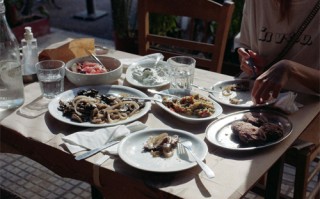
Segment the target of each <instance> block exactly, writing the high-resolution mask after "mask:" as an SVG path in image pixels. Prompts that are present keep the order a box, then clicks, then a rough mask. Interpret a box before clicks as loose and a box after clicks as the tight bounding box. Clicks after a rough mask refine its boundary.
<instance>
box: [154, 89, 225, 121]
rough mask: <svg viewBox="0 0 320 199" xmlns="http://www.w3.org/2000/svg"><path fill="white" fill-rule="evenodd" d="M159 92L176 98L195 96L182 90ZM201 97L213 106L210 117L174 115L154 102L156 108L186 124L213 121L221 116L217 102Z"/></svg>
mask: <svg viewBox="0 0 320 199" xmlns="http://www.w3.org/2000/svg"><path fill="white" fill-rule="evenodd" d="M161 92H164V93H169V94H171V95H176V96H180V97H183V96H188V95H193V94H196V93H195V92H193V91H190V90H184V89H167V90H163V91H161ZM201 96H202V97H204V98H206V99H207V100H209V101H210V102H212V104H213V106H214V109H215V112H214V113H213V114H212V115H211V116H210V117H205V118H199V117H195V116H189V115H182V114H179V113H176V112H174V111H172V110H170V109H169V108H168V107H166V106H165V105H163V104H162V103H160V102H156V103H157V105H158V106H160V107H161V108H162V109H163V110H165V111H167V112H168V113H169V114H171V115H173V116H175V117H176V118H178V119H180V120H182V121H185V122H188V123H197V122H204V121H209V120H213V119H215V118H216V117H218V116H219V115H221V114H222V111H223V110H222V107H221V106H220V105H219V104H218V103H217V102H215V101H213V100H211V99H210V98H207V97H205V96H203V95H201Z"/></svg>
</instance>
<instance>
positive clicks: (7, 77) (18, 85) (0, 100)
mask: <svg viewBox="0 0 320 199" xmlns="http://www.w3.org/2000/svg"><path fill="white" fill-rule="evenodd" d="M23 102H24V93H23V82H22V70H21V63H20V53H19V44H18V41H17V39H16V37H15V36H14V34H13V33H12V32H11V30H10V27H9V25H8V23H7V19H6V16H5V6H4V2H3V0H0V108H2V109H11V108H17V107H19V106H21V105H22V104H23Z"/></svg>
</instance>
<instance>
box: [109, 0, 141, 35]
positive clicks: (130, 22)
mask: <svg viewBox="0 0 320 199" xmlns="http://www.w3.org/2000/svg"><path fill="white" fill-rule="evenodd" d="M132 3H133V2H132V0H111V8H112V19H113V29H114V31H115V32H116V33H117V34H118V36H119V37H120V38H123V37H130V38H132V37H134V36H135V32H136V19H137V17H136V15H135V16H132Z"/></svg>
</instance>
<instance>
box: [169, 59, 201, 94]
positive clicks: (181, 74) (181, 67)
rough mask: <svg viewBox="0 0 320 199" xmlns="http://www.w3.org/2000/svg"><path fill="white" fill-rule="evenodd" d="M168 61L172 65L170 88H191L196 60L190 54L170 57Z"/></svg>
mask: <svg viewBox="0 0 320 199" xmlns="http://www.w3.org/2000/svg"><path fill="white" fill-rule="evenodd" d="M167 62H168V63H169V65H170V67H171V72H170V77H171V83H170V88H179V89H191V84H192V83H193V78H194V70H195V65H196V60H195V59H193V58H192V57H188V56H176V57H170V58H169V59H168V60H167Z"/></svg>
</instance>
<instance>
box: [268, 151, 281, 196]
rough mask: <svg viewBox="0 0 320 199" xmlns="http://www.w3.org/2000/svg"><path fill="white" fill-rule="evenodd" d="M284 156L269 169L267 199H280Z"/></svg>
mask: <svg viewBox="0 0 320 199" xmlns="http://www.w3.org/2000/svg"><path fill="white" fill-rule="evenodd" d="M283 166H284V156H281V157H280V158H279V159H278V160H277V161H276V162H275V163H274V164H273V165H272V167H271V168H270V169H269V171H268V176H267V184H266V192H265V199H276V198H280V191H281V181H282V174H283Z"/></svg>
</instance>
